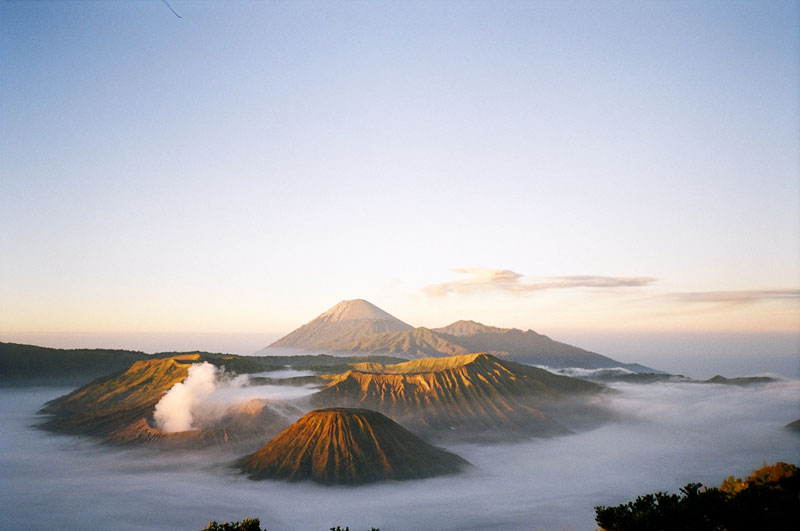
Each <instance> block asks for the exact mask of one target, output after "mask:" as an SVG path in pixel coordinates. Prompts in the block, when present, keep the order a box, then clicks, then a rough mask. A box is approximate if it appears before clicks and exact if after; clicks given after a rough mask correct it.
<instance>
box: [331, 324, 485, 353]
mask: <svg viewBox="0 0 800 531" xmlns="http://www.w3.org/2000/svg"><path fill="white" fill-rule="evenodd" d="M341 348H342V350H348V351H352V352H379V353H382V354H403V355H405V356H410V357H427V356H455V355H460V354H467V353H469V352H470V351H469V350H467V349H466V348H464V347H462V346H460V345H456V344H454V343H451V342H449V341H447V340H446V339H445V338H444V337H442V336H441V335H439V334H437V333H436V332H434V331H432V330H431V329H430V328H424V327H419V328H413V329H411V330H404V331H402V332H392V333H387V334H372V335H369V336H366V337H363V338H361V339H359V340H356V341H354V342H352V343H349V344H347V343H345V344H342V345H341Z"/></svg>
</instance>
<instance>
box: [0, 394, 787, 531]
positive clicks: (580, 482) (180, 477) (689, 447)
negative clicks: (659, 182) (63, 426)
mask: <svg viewBox="0 0 800 531" xmlns="http://www.w3.org/2000/svg"><path fill="white" fill-rule="evenodd" d="M616 387H617V389H618V390H620V391H621V392H620V393H619V394H618V395H616V396H615V397H613V399H612V402H611V404H610V406H611V407H612V408H614V409H615V410H616V411H617V412H618V413H620V414H623V415H624V418H625V420H623V421H620V422H617V423H614V424H609V425H606V426H604V427H602V428H600V429H597V430H594V431H591V432H588V433H582V434H577V435H572V436H567V437H561V438H556V439H545V440H532V441H528V442H524V443H519V444H508V445H499V446H498V445H494V446H491V445H460V446H456V447H450V448H449V449H450V450H453V451H455V452H456V453H458V454H459V455H461V456H462V457H464V458H466V459H468V460H469V461H471V462H472V463H473V464H475V465H476V470H475V471H474V472H472V473H470V474H466V475H462V476H455V477H443V478H436V479H429V480H421V481H412V482H404V483H385V484H379V485H371V486H368V487H356V488H352V487H350V488H343V487H333V488H331V487H323V486H318V485H315V484H308V483H300V484H289V483H283V482H272V481H263V482H253V481H250V480H247V479H245V478H244V477H243V476H242V475H240V474H238V473H237V472H235V471H234V470H232V469H231V468H229V466H228V465H229V463H230V461H231V460H232V459H233V458H234V457H236V456H232V455H225V454H220V453H217V452H199V453H181V452H166V453H159V452H154V451H151V450H148V449H134V450H123V449H118V448H113V447H107V446H104V445H98V444H96V443H94V442H92V441H90V440H87V439H85V438H78V437H70V436H53V435H50V434H47V433H44V432H40V431H36V430H31V429H29V428H28V426H30V424H31V423H33V422H34V420H35V417H34V413H35V411H36V410H37V409H38V408H39V407H40V406H41V404H42V403H43V402H44V401H45V400H47V399H49V398H53V397H55V396H58V394H60V392H64V391H65V390H61V391H56V392H53V391H52V390H46V391H42V390H36V389H33V390H31V389H24V390H11V391H9V390H5V389H4V390H2V391H0V400H1V401H2V402H1V403H0V406H2V407H1V408H0V415H2V416H1V417H0V420H2V426H3V430H2V434H0V442H1V443H2V445H1V446H0V450H1V452H2V453H1V457H2V464H3V473H2V477H0V487H1V490H2V496H1V497H0V527H2V528H4V529H12V528H17V527H23V526H24V525H26V523H30V522H31V519H32V518H33V520H34V521H35V522H36V525H37V526H38V527H42V528H46V527H52V528H83V529H110V528H113V529H120V530H133V529H141V528H162V529H200V528H201V527H202V526H203V525H205V523H207V522H208V521H209V520H212V519H216V520H220V521H221V520H239V519H241V518H243V517H246V516H255V517H259V518H261V521H262V525H263V527H265V528H267V529H269V530H270V531H279V530H290V529H304V530H309V531H313V530H315V529H318V530H320V531H324V530H326V529H328V528H330V527H331V526H334V525H342V526H345V525H348V526H350V528H351V529H355V530H358V529H369V527H370V526H375V527H379V528H381V529H382V530H383V531H391V530H400V529H420V530H426V529H430V530H434V529H435V530H444V529H453V530H456V529H575V530H583V529H593V527H594V510H593V507H594V506H595V505H598V504H606V505H608V504H618V503H622V502H625V501H628V500H630V499H633V498H634V497H635V496H636V495H638V494H642V493H645V492H653V491H657V490H670V491H677V490H678V489H679V488H680V487H681V486H683V485H685V484H686V483H688V482H690V481H701V482H704V483H707V484H710V485H717V484H719V483H720V482H721V481H722V479H723V478H724V477H726V476H728V475H731V474H736V475H740V476H741V475H745V474H747V473H749V472H750V470H752V469H753V468H757V467H759V466H761V464H762V463H765V462H766V463H772V462H775V461H777V460H783V461H789V462H794V463H798V462H800V444H798V442H799V441H798V438H797V436H796V435H794V434H792V433H789V432H787V431H786V430H784V429H783V426H784V425H785V424H786V423H788V422H789V421H791V420H794V419H795V418H797V417H799V416H800V411H798V407H797V404H798V403H799V402H800V382H798V381H789V382H779V383H775V384H769V385H766V386H759V387H747V388H740V387H734V386H722V385H697V384H678V385H665V384H650V385H618V386H616Z"/></svg>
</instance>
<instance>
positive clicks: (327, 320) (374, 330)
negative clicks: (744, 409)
mask: <svg viewBox="0 0 800 531" xmlns="http://www.w3.org/2000/svg"><path fill="white" fill-rule="evenodd" d="M411 328H412V327H411V325H408V324H406V323H404V322H403V321H401V320H399V319H397V318H396V317H393V316H391V315H389V314H388V313H386V312H385V311H383V310H381V309H380V308H378V307H377V306H375V305H374V304H371V303H369V302H367V301H365V300H363V299H353V300H347V301H342V302H340V303H339V304H337V305H336V306H334V307H332V308H331V309H329V310H328V311H326V312H324V313H322V314H321V315H319V316H318V317H317V318H315V319H314V320H312V321H310V322H308V323H306V324H304V325H303V326H301V327H300V328H298V329H297V330H295V331H294V332H292V333H290V334H289V335H287V336H285V337H283V338H281V339H279V340H278V341H276V342H274V343H272V344H271V345H269V346H270V347H282V348H307V349H313V348H320V349H331V350H344V349H343V348H342V347H344V346H347V345H349V344H350V343H352V342H353V341H356V340H358V339H360V338H363V337H364V336H368V335H371V334H382V333H386V332H401V331H403V330H409V329H411Z"/></svg>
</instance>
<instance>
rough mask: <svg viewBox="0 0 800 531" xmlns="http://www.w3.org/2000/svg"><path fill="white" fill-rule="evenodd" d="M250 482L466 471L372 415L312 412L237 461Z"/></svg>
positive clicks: (356, 480)
mask: <svg viewBox="0 0 800 531" xmlns="http://www.w3.org/2000/svg"><path fill="white" fill-rule="evenodd" d="M237 466H238V467H239V468H240V469H241V470H242V471H244V472H246V473H248V474H249V475H250V477H251V478H252V479H284V480H289V481H299V480H305V479H310V480H313V481H317V482H319V483H324V484H350V485H354V484H360V483H368V482H372V481H381V480H404V479H416V478H425V477H431V476H438V475H442V474H452V473H455V472H458V471H460V470H462V469H463V468H464V467H466V466H468V463H467V462H466V461H464V460H463V459H462V458H460V457H458V456H457V455H454V454H451V453H450V452H447V451H445V450H442V449H440V448H436V447H435V446H431V445H430V444H428V443H426V442H425V441H423V440H422V439H420V438H419V437H417V436H416V435H414V434H413V433H411V432H409V431H408V430H406V429H405V428H403V427H402V426H400V425H399V424H397V423H396V422H394V421H392V420H391V419H388V418H387V417H385V416H384V415H381V414H380V413H377V412H375V411H369V410H365V409H345V408H331V409H321V410H317V411H312V412H310V413H308V414H306V415H305V416H303V417H302V418H301V419H300V420H298V421H297V422H295V423H294V424H293V425H291V426H290V427H289V428H287V429H286V430H284V431H283V432H281V433H280V434H278V436H277V437H275V438H274V439H273V440H272V441H270V442H269V443H267V444H266V445H264V446H263V447H261V448H260V449H259V450H257V451H256V452H255V453H253V454H252V455H249V456H247V457H245V458H243V459H241V460H239V461H238V462H237Z"/></svg>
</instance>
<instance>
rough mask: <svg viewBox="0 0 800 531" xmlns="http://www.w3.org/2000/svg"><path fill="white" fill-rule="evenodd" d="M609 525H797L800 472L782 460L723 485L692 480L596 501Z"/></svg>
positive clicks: (640, 529)
mask: <svg viewBox="0 0 800 531" xmlns="http://www.w3.org/2000/svg"><path fill="white" fill-rule="evenodd" d="M595 521H596V522H597V524H598V525H599V526H600V527H601V528H602V529H604V530H605V531H634V530H635V531H671V530H675V531H678V530H681V531H739V530H741V531H744V530H751V529H770V530H773V531H781V530H787V531H788V530H790V529H796V525H797V522H798V521H800V473H798V469H797V467H796V466H794V465H790V464H786V463H780V462H779V463H776V464H775V465H772V466H764V467H762V468H760V469H758V470H755V471H754V472H753V473H752V474H751V475H750V476H749V477H748V478H747V479H745V480H742V479H734V478H733V477H732V476H731V477H730V478H728V479H726V480H725V481H723V483H722V485H721V486H720V488H706V487H703V486H702V485H701V484H700V483H689V484H688V485H686V486H685V487H683V488H682V489H681V494H680V495H678V494H669V493H666V492H658V493H655V494H646V495H644V496H639V497H638V498H636V500H635V501H632V502H628V503H625V504H622V505H618V506H616V507H603V506H599V507H595Z"/></svg>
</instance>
